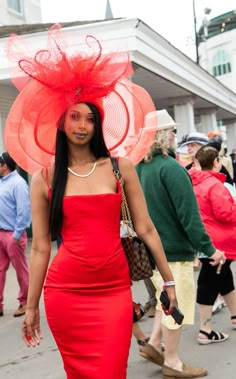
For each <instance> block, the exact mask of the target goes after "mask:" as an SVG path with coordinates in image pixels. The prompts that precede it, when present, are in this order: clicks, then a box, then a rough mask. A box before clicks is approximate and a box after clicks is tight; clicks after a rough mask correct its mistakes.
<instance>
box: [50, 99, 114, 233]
mask: <svg viewBox="0 0 236 379" xmlns="http://www.w3.org/2000/svg"><path fill="white" fill-rule="evenodd" d="M85 104H86V105H87V106H88V107H89V108H90V109H91V111H92V113H93V117H94V135H93V137H92V139H91V141H90V149H91V151H92V152H93V154H94V156H95V158H96V159H98V158H101V157H109V156H110V152H109V150H108V149H107V146H106V144H105V141H104V137H103V132H102V122H101V115H100V113H99V111H98V109H97V107H96V106H95V105H93V104H91V103H85ZM64 123H65V113H64V114H63V115H62V116H61V118H60V120H59V122H58V129H57V134H56V151H55V168H54V174H53V179H52V198H51V206H50V216H49V225H50V231H51V235H52V236H54V237H56V236H59V235H60V234H61V228H62V223H63V212H62V202H63V197H64V193H65V188H66V183H67V178H68V169H67V167H68V164H69V161H68V144H67V137H66V134H65V133H64Z"/></svg>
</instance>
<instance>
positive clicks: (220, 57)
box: [212, 50, 231, 76]
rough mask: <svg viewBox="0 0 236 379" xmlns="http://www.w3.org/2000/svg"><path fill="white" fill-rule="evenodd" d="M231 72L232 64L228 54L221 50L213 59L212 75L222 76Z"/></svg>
mask: <svg viewBox="0 0 236 379" xmlns="http://www.w3.org/2000/svg"><path fill="white" fill-rule="evenodd" d="M229 72H231V63H230V59H229V55H228V53H226V51H224V50H219V51H217V53H216V54H215V56H214V57H213V65H212V75H213V76H221V75H225V74H228V73H229Z"/></svg>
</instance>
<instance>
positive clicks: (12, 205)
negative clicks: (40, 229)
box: [0, 170, 31, 240]
mask: <svg viewBox="0 0 236 379" xmlns="http://www.w3.org/2000/svg"><path fill="white" fill-rule="evenodd" d="M30 223H31V210H30V197H29V187H28V185H27V183H26V181H25V180H24V179H23V178H22V177H21V176H20V175H19V174H18V172H17V171H16V170H14V171H12V172H11V173H10V174H8V175H6V176H3V177H1V178H0V229H3V230H12V231H13V237H14V238H15V239H17V240H19V239H20V237H21V235H22V233H23V232H24V231H25V230H26V228H28V227H29V226H30Z"/></svg>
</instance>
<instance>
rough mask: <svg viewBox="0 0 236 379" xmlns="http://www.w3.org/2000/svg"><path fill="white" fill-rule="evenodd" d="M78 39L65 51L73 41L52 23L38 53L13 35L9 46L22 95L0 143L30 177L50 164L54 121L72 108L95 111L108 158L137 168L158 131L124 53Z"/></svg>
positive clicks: (148, 100) (14, 76)
mask: <svg viewBox="0 0 236 379" xmlns="http://www.w3.org/2000/svg"><path fill="white" fill-rule="evenodd" d="M76 37H77V36H76ZM79 37H80V36H79V35H78V39H77V40H78V43H77V44H76V46H69V45H68V41H70V40H73V39H72V38H70V37H69V35H68V34H66V33H65V31H62V29H61V26H60V25H58V24H56V25H54V26H53V27H51V28H50V29H49V31H48V37H47V45H46V48H44V49H40V50H38V51H37V50H35V49H34V48H33V47H32V46H28V45H27V43H26V41H24V39H22V38H20V37H19V36H16V35H11V36H10V38H9V39H8V41H7V45H6V54H7V57H8V60H9V63H10V73H11V79H12V82H13V84H14V85H15V86H16V88H17V89H18V90H19V91H20V93H19V94H18V96H17V98H16V100H15V102H14V103H13V105H12V107H11V109H10V112H9V114H8V117H7V120H6V124H5V128H4V141H5V145H6V149H7V150H8V152H9V154H10V155H11V156H12V158H13V159H14V160H15V161H16V162H17V164H18V165H19V166H20V167H22V168H23V169H24V170H25V171H27V172H29V173H30V174H33V173H34V172H35V171H36V170H38V169H40V168H42V167H49V166H50V165H51V164H52V163H53V161H54V155H55V140H56V131H57V127H59V126H58V121H59V119H60V117H61V115H62V114H63V113H64V112H65V111H66V109H68V108H69V107H70V106H72V105H73V104H75V103H79V102H90V103H92V104H94V105H95V106H97V108H98V109H99V111H100V114H101V117H102V125H103V133H104V138H105V142H106V145H107V147H108V149H109V150H110V152H111V154H112V155H119V156H127V157H129V158H130V159H131V161H132V162H133V163H134V164H136V163H138V162H139V161H140V160H141V159H142V158H143V157H144V156H145V155H146V153H147V151H148V150H149V147H150V145H151V144H152V141H153V139H154V137H155V131H156V128H152V125H150V124H153V125H155V126H156V120H154V119H153V118H152V120H151V121H150V118H148V117H147V115H148V114H150V112H153V111H154V110H155V106H154V104H153V101H152V99H151V97H150V95H149V94H148V93H147V91H146V90H145V89H144V88H142V87H139V86H138V85H135V84H134V83H132V82H131V81H130V80H129V79H128V78H129V77H130V76H131V75H132V73H133V71H132V65H131V62H130V60H129V56H128V53H119V52H109V53H103V49H102V46H101V44H100V42H99V41H98V40H97V39H96V38H95V37H93V36H86V37H83V39H80V38H79ZM73 49H74V51H73ZM34 50H35V51H34ZM32 51H33V53H31V55H30V54H29V52H32ZM150 126H151V127H150ZM145 130H146V132H145ZM144 136H145V138H144Z"/></svg>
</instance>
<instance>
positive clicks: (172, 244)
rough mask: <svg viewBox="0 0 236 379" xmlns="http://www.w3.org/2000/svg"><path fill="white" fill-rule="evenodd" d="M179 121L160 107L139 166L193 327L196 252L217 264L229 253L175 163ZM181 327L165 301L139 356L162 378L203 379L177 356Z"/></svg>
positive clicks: (157, 283) (186, 321)
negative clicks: (215, 241)
mask: <svg viewBox="0 0 236 379" xmlns="http://www.w3.org/2000/svg"><path fill="white" fill-rule="evenodd" d="M175 127H176V124H175V122H174V120H173V119H172V118H171V117H170V115H169V114H168V113H167V111H166V110H165V109H164V110H161V111H157V132H156V137H155V139H154V141H153V144H152V146H151V148H150V150H149V152H148V154H147V155H146V157H145V158H144V160H143V161H142V162H140V163H139V164H138V165H137V166H136V170H137V173H138V176H139V179H140V182H141V186H142V188H143V192H144V196H145V198H146V202H147V206H148V210H149V214H150V216H151V219H152V221H153V223H154V225H155V227H156V229H157V230H158V232H159V235H160V238H161V241H162V244H163V247H164V250H165V253H166V257H167V260H168V262H169V265H170V268H171V270H172V273H173V276H174V279H175V282H170V283H165V286H167V285H176V293H177V299H178V305H179V308H180V309H181V311H182V312H183V313H184V321H183V324H189V325H192V324H193V323H194V313H195V302H196V300H195V285H194V275H193V259H194V255H195V254H196V252H197V251H204V253H205V254H206V255H207V256H208V257H211V259H213V265H217V264H218V263H219V261H220V260H221V259H223V260H225V257H224V254H223V253H222V252H220V251H219V250H216V249H215V247H214V246H213V245H212V243H211V240H210V238H209V236H208V235H207V234H206V231H205V228H204V226H203V223H202V220H201V217H200V214H199V210H198V205H197V201H196V197H195V194H194V192H193V188H192V183H191V179H190V177H189V174H188V172H187V171H186V170H185V168H184V167H182V166H181V165H180V164H179V162H177V161H176V159H175V155H174V151H173V149H175V134H174V133H173V131H174V129H175ZM152 280H153V283H154V285H155V288H156V298H157V300H159V296H160V292H161V289H162V287H163V281H162V279H161V277H160V275H159V273H158V271H155V272H154V275H153V277H152ZM161 334H163V337H164V343H165V356H164V357H163V354H162V353H161ZM180 335H181V326H180V325H178V324H176V323H175V322H174V320H173V319H172V317H170V316H166V315H165V314H164V313H163V312H162V309H161V306H160V302H159V303H158V304H157V307H156V314H155V319H154V325H153V330H152V333H151V336H150V341H149V343H147V344H146V345H145V346H144V347H142V349H141V352H140V355H141V356H143V357H144V358H146V359H149V360H150V361H152V362H154V363H156V364H158V365H161V366H163V368H162V374H163V377H164V378H166V377H171V378H174V377H182V376H183V377H185V378H198V377H201V376H205V375H207V370H205V369H203V368H194V367H191V366H189V365H185V364H183V363H182V361H181V359H180V357H179V355H178V343H179V338H180Z"/></svg>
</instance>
